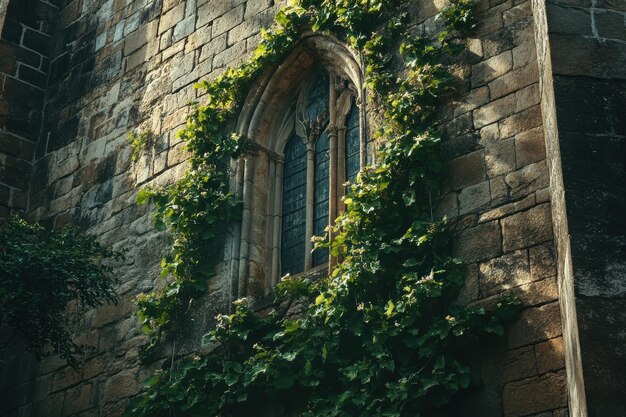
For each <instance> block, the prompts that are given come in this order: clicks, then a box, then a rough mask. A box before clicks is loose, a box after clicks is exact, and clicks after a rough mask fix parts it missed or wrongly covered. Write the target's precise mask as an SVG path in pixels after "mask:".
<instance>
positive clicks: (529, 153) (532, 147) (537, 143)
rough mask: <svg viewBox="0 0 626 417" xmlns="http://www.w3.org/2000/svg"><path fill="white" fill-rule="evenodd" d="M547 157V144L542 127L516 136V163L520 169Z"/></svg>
mask: <svg viewBox="0 0 626 417" xmlns="http://www.w3.org/2000/svg"><path fill="white" fill-rule="evenodd" d="M545 158H546V146H545V141H544V137H543V129H542V128H540V127H538V128H535V129H531V130H528V131H526V132H522V133H519V134H517V135H516V136H515V163H516V166H517V168H518V169H519V168H522V167H524V166H526V165H530V164H533V163H535V162H539V161H542V160H544V159H545Z"/></svg>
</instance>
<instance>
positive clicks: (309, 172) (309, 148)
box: [304, 140, 315, 271]
mask: <svg viewBox="0 0 626 417" xmlns="http://www.w3.org/2000/svg"><path fill="white" fill-rule="evenodd" d="M314 202H315V141H312V140H310V141H308V142H307V144H306V235H305V240H304V270H305V271H307V270H309V269H311V268H312V267H313V254H312V253H311V252H312V251H313V243H312V242H311V238H312V237H313V222H314V216H315V211H314Z"/></svg>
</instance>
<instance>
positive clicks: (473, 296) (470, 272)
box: [457, 264, 479, 305]
mask: <svg viewBox="0 0 626 417" xmlns="http://www.w3.org/2000/svg"><path fill="white" fill-rule="evenodd" d="M463 280H464V281H465V284H464V285H463V288H462V289H461V293H460V294H459V298H458V299H457V302H458V303H459V304H461V305H467V304H469V303H471V302H474V301H476V300H477V299H478V297H479V286H478V266H476V265H474V264H473V265H467V266H466V267H465V270H464V271H463Z"/></svg>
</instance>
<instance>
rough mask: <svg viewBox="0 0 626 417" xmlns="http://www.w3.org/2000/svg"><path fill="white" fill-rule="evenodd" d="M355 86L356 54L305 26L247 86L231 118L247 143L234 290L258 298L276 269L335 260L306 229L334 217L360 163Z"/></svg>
mask: <svg viewBox="0 0 626 417" xmlns="http://www.w3.org/2000/svg"><path fill="white" fill-rule="evenodd" d="M362 94H363V91H362V71H361V68H360V67H359V64H358V59H357V57H356V55H355V54H354V53H353V52H351V51H350V50H349V49H348V48H347V47H346V46H345V45H342V44H341V43H339V42H337V41H336V40H335V39H332V38H329V37H326V36H323V35H319V34H313V33H311V34H307V35H305V36H304V37H303V39H302V41H301V43H300V44H299V46H298V47H296V48H295V49H294V51H292V53H291V54H290V55H289V56H288V57H287V58H286V59H285V60H284V61H283V62H281V63H279V64H277V65H276V66H275V67H274V68H272V70H271V71H268V73H267V74H266V75H265V76H264V77H262V78H261V79H260V80H259V81H258V83H257V84H256V85H255V86H254V87H253V88H252V89H251V90H250V92H249V95H248V97H247V98H246V102H245V104H244V106H243V108H242V112H241V114H240V117H239V120H238V122H237V131H238V133H240V134H241V135H243V136H245V137H246V138H248V140H249V142H250V143H249V144H250V147H249V148H248V152H246V154H245V155H244V156H243V158H241V159H239V160H238V161H237V162H236V165H235V166H234V170H233V172H234V175H233V177H232V180H233V184H232V187H233V190H235V192H236V193H237V195H239V196H240V197H241V198H242V200H243V217H242V221H241V223H240V224H239V225H235V226H234V228H233V232H232V234H231V235H230V236H227V239H229V240H227V250H226V251H225V256H226V257H227V258H226V259H227V262H229V264H228V265H229V269H230V271H231V276H232V281H231V294H232V298H233V299H236V298H239V297H248V298H249V299H250V300H252V302H253V303H257V302H260V300H265V299H266V298H265V297H266V296H268V295H270V293H271V292H272V289H273V288H274V287H275V286H276V284H277V283H278V281H279V280H280V278H281V277H283V276H284V275H286V274H291V275H295V274H299V273H302V272H306V271H310V270H314V271H316V272H317V271H319V272H320V273H322V270H323V269H324V265H328V266H332V265H333V263H334V262H335V259H334V258H333V257H332V256H330V254H329V252H328V250H323V249H317V250H315V251H314V250H313V243H312V242H311V238H312V237H313V236H320V235H323V234H324V229H325V228H326V227H327V226H328V225H329V224H332V223H333V222H334V220H335V219H336V217H337V214H338V212H340V211H341V210H342V209H343V201H342V198H343V196H344V195H345V187H344V184H345V183H346V182H347V181H354V178H355V176H356V174H357V172H358V171H359V169H360V167H361V164H364V163H365V160H366V154H365V150H366V143H367V141H366V135H365V134H364V132H363V130H364V129H363V128H362V127H363V123H364V120H365V117H364V113H365V111H364V109H362V108H361V106H359V105H358V103H362V102H363V101H364V100H363V97H362V96H361V95H362ZM268 298H271V297H268Z"/></svg>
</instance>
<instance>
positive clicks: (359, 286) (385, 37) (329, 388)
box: [127, 0, 516, 417]
mask: <svg viewBox="0 0 626 417" xmlns="http://www.w3.org/2000/svg"><path fill="white" fill-rule="evenodd" d="M405 3H406V2H405V1H401V0H359V1H355V0H334V1H330V0H299V1H296V2H295V4H294V5H292V6H289V7H286V8H284V9H282V10H281V11H279V12H278V13H277V16H276V19H275V20H276V23H275V25H274V26H273V27H272V28H271V29H270V30H267V31H264V32H263V40H262V41H261V44H260V45H259V47H258V48H257V50H256V51H255V53H254V55H253V57H252V58H251V59H250V60H249V61H247V62H246V63H244V64H242V65H241V66H240V67H238V68H237V69H230V70H228V71H227V72H226V73H225V74H224V75H222V76H221V77H219V78H218V79H217V80H215V81H213V82H204V83H201V84H200V86H199V87H200V88H203V89H205V90H206V92H207V102H206V104H204V105H202V106H198V107H196V109H195V111H194V112H193V113H192V115H191V116H190V117H189V119H188V122H187V127H186V129H185V130H183V132H182V133H181V136H182V138H183V139H185V140H186V141H187V144H188V145H187V146H188V149H189V150H190V152H191V155H192V156H191V160H190V170H189V172H188V173H187V175H186V176H185V177H184V178H183V179H182V180H181V181H179V182H178V183H177V184H175V185H174V186H172V187H170V188H168V189H164V190H157V191H154V190H153V191H146V192H144V193H142V195H141V199H142V200H145V199H147V198H148V197H151V198H152V200H153V201H154V202H155V205H156V216H155V218H156V222H157V226H159V227H166V226H168V227H169V229H170V231H171V233H172V236H173V242H174V245H173V250H172V255H171V256H169V257H168V258H166V259H165V260H164V262H163V266H164V269H163V270H164V274H165V275H167V274H170V273H171V274H172V275H173V281H172V282H171V283H170V284H169V285H168V286H167V287H166V288H165V290H164V291H162V292H159V293H154V294H150V295H145V296H143V297H141V298H140V299H139V307H140V310H139V311H140V315H141V317H143V319H144V323H145V324H146V329H147V330H148V331H149V333H150V334H151V335H152V336H153V337H152V339H151V341H152V345H153V346H154V345H155V344H156V343H157V342H158V340H159V335H160V334H161V332H162V331H163V330H164V329H165V328H166V327H165V326H166V325H167V324H168V322H170V321H171V318H172V312H173V311H175V310H176V309H180V308H185V306H186V305H187V304H188V302H189V300H191V299H193V298H194V297H198V296H200V295H201V294H202V293H203V290H204V286H205V282H206V280H207V279H210V278H211V275H212V272H213V271H212V270H213V268H214V267H215V262H216V259H217V256H215V254H216V253H218V251H219V247H220V244H219V239H218V237H219V236H220V235H221V234H222V233H223V231H224V228H225V227H226V226H225V225H226V224H227V220H229V219H233V218H236V215H237V213H238V211H239V202H238V201H237V200H236V199H235V198H234V197H233V195H232V194H230V193H229V191H228V178H229V164H230V158H232V157H236V156H237V155H238V154H239V153H240V152H241V150H242V143H244V142H243V141H242V140H241V139H240V138H238V137H237V136H235V135H233V134H231V133H229V132H230V131H232V128H233V121H234V118H235V117H236V116H237V114H238V111H239V109H240V106H241V104H242V101H243V99H244V95H245V94H246V92H247V89H248V87H249V86H250V84H251V83H252V82H254V80H255V79H256V78H257V77H258V76H259V75H261V74H262V73H263V71H265V70H266V69H268V68H269V67H270V66H271V65H272V64H274V63H276V62H277V61H279V60H281V59H282V58H283V57H284V56H285V55H286V54H287V53H288V52H289V51H291V50H292V48H293V47H294V46H295V45H296V44H297V42H298V40H299V36H300V32H301V31H302V30H303V29H312V30H314V31H318V32H322V33H332V34H334V35H335V36H338V37H339V38H341V39H343V40H344V41H345V42H347V43H348V44H349V45H350V46H351V47H352V48H354V49H355V50H357V51H359V52H360V53H361V56H362V57H363V65H364V69H365V77H366V88H367V89H368V92H369V96H370V98H371V103H370V104H372V106H371V108H372V109H373V112H374V116H376V117H375V122H376V124H378V125H379V127H378V128H377V132H376V136H377V138H378V143H379V144H380V145H379V147H378V149H377V157H376V160H377V162H376V164H375V165H374V166H371V167H365V168H364V169H363V170H362V172H361V173H360V174H359V176H358V178H357V180H356V183H355V184H353V185H352V186H351V187H350V191H349V193H348V195H347V197H346V198H345V204H346V210H345V212H344V213H343V214H341V215H340V216H339V218H338V219H337V221H336V223H335V225H334V226H333V233H330V234H329V235H332V236H333V240H332V241H328V239H327V240H326V242H322V243H320V244H321V245H323V246H327V247H329V248H330V251H331V254H333V255H334V256H339V257H341V260H342V261H341V262H340V263H339V264H338V265H337V266H336V267H335V268H334V269H333V271H332V274H331V275H330V276H329V277H327V278H325V279H321V280H318V281H315V282H312V281H309V280H308V279H307V278H306V277H305V278H300V279H287V280H283V281H282V282H281V283H280V284H279V286H278V288H277V289H276V294H277V304H276V305H277V306H278V307H276V308H275V309H274V310H273V311H272V312H271V313H270V314H269V315H267V316H265V317H262V316H259V315H257V314H255V313H254V312H253V311H251V309H250V308H248V306H247V304H246V301H245V300H240V301H238V302H237V303H235V312H234V314H231V315H222V316H219V317H218V324H217V326H216V328H215V329H214V330H213V331H211V332H210V333H209V334H208V335H206V336H205V338H204V339H203V342H204V344H205V345H206V347H207V349H209V350H210V353H208V354H203V355H193V356H190V357H187V358H185V359H183V360H181V362H180V363H179V365H178V366H177V367H176V368H174V369H170V370H167V371H160V372H157V373H156V374H155V375H154V376H153V377H152V378H150V379H149V380H148V381H147V392H146V393H145V394H144V395H141V396H139V397H138V398H137V399H136V400H135V401H134V402H133V403H132V404H131V406H130V407H129V409H128V411H127V414H128V415H129V416H165V415H177V416H196V415H203V416H238V415H263V413H264V412H266V411H269V408H268V409H266V410H264V408H263V406H262V404H271V412H273V413H276V414H277V415H300V416H306V417H313V416H316V417H317V416H389V417H391V416H393V417H400V416H419V415H425V414H427V413H428V412H429V411H431V410H433V409H434V408H437V407H439V406H442V405H443V404H445V403H447V402H448V401H449V399H450V397H451V396H452V395H454V394H455V393H457V392H458V391H460V390H462V389H465V388H467V387H468V386H469V384H470V376H469V368H468V366H467V365H465V364H463V363H462V362H461V361H460V360H459V359H458V358H459V352H461V351H463V350H464V349H466V347H467V346H468V345H469V344H472V343H475V342H476V341H477V340H479V338H480V337H481V336H484V335H485V334H489V333H495V334H502V333H503V325H502V324H503V322H504V321H505V320H506V319H507V318H509V317H511V315H512V314H514V311H515V304H516V303H515V302H514V301H510V300H504V301H503V302H502V303H500V304H498V305H497V306H496V307H494V308H492V309H489V310H487V309H484V308H481V307H467V306H462V305H459V304H457V303H455V301H456V300H457V298H458V296H459V293H460V290H461V288H462V286H463V279H462V273H461V262H460V261H459V260H457V259H454V258H453V257H452V256H451V255H450V242H451V241H450V235H449V233H448V231H447V227H446V221H445V220H443V221H436V220H435V219H434V218H433V215H432V212H433V200H434V198H435V194H436V192H437V185H438V178H439V177H440V171H441V169H442V162H441V160H440V158H439V156H438V151H437V144H438V142H439V135H438V130H437V120H436V114H437V109H438V106H439V105H441V104H442V101H443V99H445V97H446V95H448V94H450V93H451V88H450V84H451V83H450V81H451V77H450V73H449V67H448V66H447V65H445V64H444V63H445V62H453V59H452V58H453V57H454V56H455V55H456V54H457V53H458V52H459V51H461V50H462V48H463V37H464V36H465V35H466V34H467V33H468V32H469V31H471V29H472V28H473V25H474V21H473V18H472V7H471V6H472V5H471V1H469V0H452V2H451V4H450V6H449V7H447V8H445V9H444V10H442V11H441V12H440V13H439V15H438V17H437V18H438V19H439V20H438V22H439V27H440V31H439V32H438V34H436V36H434V37H433V38H421V37H419V36H414V35H411V34H410V33H409V31H408V30H407V29H406V22H405V14H404V6H405ZM394 57H399V59H398V58H394ZM293 300H299V301H300V302H303V303H304V309H303V311H300V313H299V314H296V315H291V314H288V312H289V311H290V308H289V306H290V304H291V303H292V302H293Z"/></svg>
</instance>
